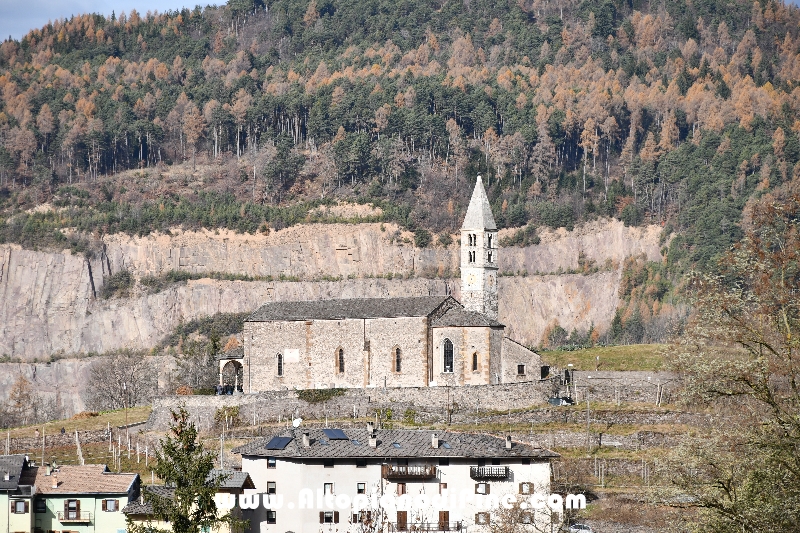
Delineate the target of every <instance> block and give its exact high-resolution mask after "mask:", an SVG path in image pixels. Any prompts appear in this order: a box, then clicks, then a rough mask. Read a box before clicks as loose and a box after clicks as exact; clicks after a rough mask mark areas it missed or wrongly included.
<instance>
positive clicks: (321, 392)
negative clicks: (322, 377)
mask: <svg viewBox="0 0 800 533" xmlns="http://www.w3.org/2000/svg"><path fill="white" fill-rule="evenodd" d="M345 392H347V389H337V388H333V389H303V390H299V391H297V397H298V398H300V399H301V400H303V401H304V402H308V403H321V402H327V401H328V400H330V399H332V398H336V397H337V396H344V394H345Z"/></svg>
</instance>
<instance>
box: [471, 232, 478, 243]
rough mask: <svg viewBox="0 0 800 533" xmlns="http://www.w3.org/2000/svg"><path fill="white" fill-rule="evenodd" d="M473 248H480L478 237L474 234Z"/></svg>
mask: <svg viewBox="0 0 800 533" xmlns="http://www.w3.org/2000/svg"><path fill="white" fill-rule="evenodd" d="M472 246H478V236H477V235H475V234H474V233H473V234H472Z"/></svg>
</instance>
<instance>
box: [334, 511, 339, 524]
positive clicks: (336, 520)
mask: <svg viewBox="0 0 800 533" xmlns="http://www.w3.org/2000/svg"><path fill="white" fill-rule="evenodd" d="M333 523H334V524H338V523H339V511H334V512H333Z"/></svg>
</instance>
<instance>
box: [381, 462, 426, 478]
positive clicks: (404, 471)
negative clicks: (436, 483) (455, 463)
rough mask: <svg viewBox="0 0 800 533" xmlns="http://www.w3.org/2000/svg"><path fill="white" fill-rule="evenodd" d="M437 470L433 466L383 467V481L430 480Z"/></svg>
mask: <svg viewBox="0 0 800 533" xmlns="http://www.w3.org/2000/svg"><path fill="white" fill-rule="evenodd" d="M436 473H437V469H436V467H435V466H433V465H416V466H408V465H383V468H382V474H383V479H431V478H435V477H436Z"/></svg>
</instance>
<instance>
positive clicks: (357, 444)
mask: <svg viewBox="0 0 800 533" xmlns="http://www.w3.org/2000/svg"><path fill="white" fill-rule="evenodd" d="M350 442H352V443H353V444H355V445H356V446H361V443H360V442H358V441H357V440H356V439H353V440H351V441H350Z"/></svg>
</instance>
